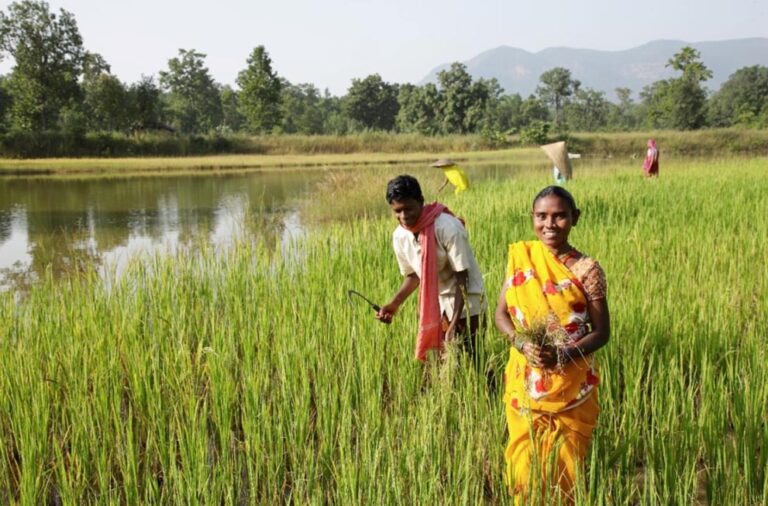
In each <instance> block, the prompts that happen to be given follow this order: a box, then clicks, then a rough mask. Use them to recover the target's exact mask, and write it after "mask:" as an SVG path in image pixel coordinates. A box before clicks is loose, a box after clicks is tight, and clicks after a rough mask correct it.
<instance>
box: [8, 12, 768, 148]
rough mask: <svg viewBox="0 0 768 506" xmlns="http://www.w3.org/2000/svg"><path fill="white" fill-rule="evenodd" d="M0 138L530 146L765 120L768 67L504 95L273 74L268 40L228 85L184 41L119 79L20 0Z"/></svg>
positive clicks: (440, 78) (563, 81)
mask: <svg viewBox="0 0 768 506" xmlns="http://www.w3.org/2000/svg"><path fill="white" fill-rule="evenodd" d="M8 57H10V58H13V61H14V66H13V68H12V70H11V71H10V73H9V74H7V75H3V76H0V133H4V132H5V133H8V132H33V133H39V132H64V133H67V134H72V135H83V134H85V133H87V132H123V133H128V132H140V131H158V130H160V131H162V130H165V131H170V132H178V133H182V134H199V133H218V134H223V135H226V134H230V133H237V132H243V133H249V134H306V135H314V134H337V135H343V134H348V133H354V132H360V131H370V130H381V131H394V132H408V133H420V134H424V135H443V134H467V133H475V134H477V133H480V134H483V135H484V136H488V137H491V138H494V137H498V138H504V137H505V136H507V135H508V134H514V133H518V134H520V135H521V137H522V138H523V140H524V141H525V140H529V141H530V142H537V141H539V140H541V139H543V138H546V136H547V134H548V132H550V131H553V132H564V131H586V132H594V131H631V130H645V129H681V130H692V129H699V128H703V127H728V126H746V127H753V128H765V127H768V67H763V66H752V67H745V68H742V69H739V70H738V71H736V72H735V73H734V74H732V75H731V76H730V78H729V79H728V80H727V81H726V82H725V83H724V84H723V86H722V87H721V88H720V90H718V91H717V92H714V93H711V92H709V91H708V90H707V89H706V88H705V86H704V84H705V83H706V81H707V80H708V79H710V78H711V77H712V72H711V71H710V70H709V69H708V68H707V67H706V65H705V64H704V63H703V62H702V61H701V58H700V54H699V53H698V51H696V50H695V49H693V48H691V47H685V48H683V49H681V50H680V51H679V52H678V53H677V54H675V55H673V56H672V57H671V58H670V60H669V61H668V63H667V66H668V67H671V68H672V69H673V70H675V71H676V72H677V75H676V76H675V77H673V78H670V79H665V80H660V81H656V82H654V83H653V84H651V85H649V86H646V87H645V88H643V89H642V90H641V91H640V92H639V94H638V96H637V99H633V97H632V90H630V89H628V88H617V89H616V90H615V91H616V97H617V100H615V101H611V100H609V99H608V98H607V97H606V94H605V93H604V92H602V91H598V90H594V89H591V88H589V87H585V86H582V84H581V83H580V82H579V81H578V80H577V79H575V78H574V77H573V75H572V74H571V71H570V70H568V69H566V68H562V67H557V68H553V69H551V70H548V71H546V72H544V73H543V74H542V75H541V76H540V79H539V86H538V87H537V89H536V91H535V93H533V94H531V95H530V96H528V97H522V96H521V95H520V94H518V93H506V92H505V90H503V89H502V88H501V86H500V85H499V83H498V81H497V80H496V79H473V78H472V76H471V75H470V74H469V73H468V72H467V68H466V66H464V65H463V64H461V63H453V64H452V65H451V66H450V68H448V69H446V70H443V71H441V72H439V73H438V75H437V82H436V83H428V84H425V85H422V86H417V85H413V84H397V83H389V82H386V81H384V80H383V79H382V78H381V76H380V75H378V74H372V75H369V76H367V77H364V78H360V79H353V80H352V82H351V85H350V86H349V88H348V90H347V93H346V95H344V96H341V97H338V96H333V95H331V94H330V93H329V92H328V91H327V90H325V91H323V92H321V91H320V90H319V89H318V88H317V87H316V86H314V85H313V84H310V83H302V84H294V83H291V82H289V81H288V80H286V79H284V78H282V77H280V76H279V75H278V74H277V72H276V71H275V69H274V68H273V62H272V60H271V58H270V56H269V54H268V52H267V51H266V49H265V48H264V46H257V47H255V48H254V49H253V50H252V51H251V53H250V55H248V57H247V59H246V60H245V67H244V68H243V69H242V70H241V71H240V72H239V74H238V76H237V79H236V87H232V86H228V85H221V84H219V83H217V82H216V81H215V80H214V79H213V77H212V76H211V74H210V71H209V69H208V67H207V66H206V63H205V59H206V55H205V54H204V53H201V52H199V51H197V50H195V49H180V50H179V52H178V54H177V55H176V56H174V57H172V58H170V59H169V60H168V66H167V68H166V69H165V70H162V71H160V72H159V73H158V75H157V76H152V75H150V76H143V77H142V78H141V79H140V80H139V81H137V82H134V83H124V82H122V81H121V80H120V79H118V78H117V77H116V76H115V75H114V74H112V73H111V68H110V65H109V64H108V62H107V61H106V60H105V59H104V58H103V57H102V56H101V55H99V54H97V53H93V52H90V51H88V50H86V49H85V47H84V45H83V40H82V37H81V35H80V32H79V30H78V27H77V23H76V21H75V17H74V15H72V14H71V13H70V12H67V11H66V10H64V9H60V10H59V12H58V13H54V12H52V11H51V9H50V7H49V5H48V4H47V3H46V2H43V1H35V0H23V1H21V2H15V3H12V4H10V6H8V8H7V9H6V10H5V11H0V59H1V58H8Z"/></svg>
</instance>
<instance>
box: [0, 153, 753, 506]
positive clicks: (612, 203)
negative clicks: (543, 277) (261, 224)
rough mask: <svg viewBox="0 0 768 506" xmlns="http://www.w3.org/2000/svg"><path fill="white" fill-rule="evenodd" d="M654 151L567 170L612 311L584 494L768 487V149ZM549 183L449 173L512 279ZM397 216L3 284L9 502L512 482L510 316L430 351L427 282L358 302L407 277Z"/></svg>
mask: <svg viewBox="0 0 768 506" xmlns="http://www.w3.org/2000/svg"><path fill="white" fill-rule="evenodd" d="M634 169H635V170H632V171H631V172H630V170H629V167H626V166H616V167H611V168H602V169H598V168H590V167H589V166H588V164H584V165H583V166H581V169H580V170H579V172H578V173H577V177H578V179H576V180H575V181H573V182H572V183H571V184H570V185H569V189H570V190H571V191H572V192H573V193H574V195H575V197H576V199H577V202H578V203H579V205H580V207H581V208H582V210H583V215H582V221H581V222H580V223H579V225H578V226H577V227H576V228H575V229H574V230H573V233H572V234H573V236H572V239H573V243H574V244H576V245H577V246H578V247H579V248H580V249H582V250H583V251H586V252H588V253H589V254H591V255H593V256H594V257H596V258H597V259H598V260H599V261H600V262H601V264H602V265H603V267H604V268H605V270H606V272H607V274H608V279H609V303H610V307H611V315H612V323H613V330H612V339H611V341H610V343H609V344H608V345H607V347H605V348H604V349H602V350H600V351H599V352H598V356H599V360H600V362H601V370H602V384H601V390H600V404H601V414H600V419H599V423H598V429H597V431H596V434H595V437H594V440H593V443H592V447H591V450H590V453H589V456H588V458H587V462H586V464H587V465H586V476H585V483H586V486H585V487H584V488H583V490H581V491H580V497H579V503H580V504H595V505H603V504H604V505H613V504H665V505H666V504H696V503H709V504H764V503H765V502H766V499H768V425H767V423H766V422H768V420H767V419H766V408H765V407H766V406H768V360H766V358H767V357H766V347H765V336H766V335H768V324H766V318H765V315H764V314H763V313H764V309H765V308H766V307H768V270H766V268H765V260H766V259H767V258H768V244H767V243H766V240H765V237H766V236H767V235H768V216H767V215H766V213H765V198H764V195H765V194H766V192H767V191H768V171H767V170H766V160H765V159H751V160H748V159H724V160H714V161H712V162H711V163H708V164H702V163H698V162H697V163H688V164H680V165H678V166H676V167H675V168H667V170H666V171H665V170H664V167H663V166H662V177H661V178H660V179H659V180H652V181H648V180H643V179H641V178H640V177H639V176H638V175H637V172H638V171H637V170H636V167H635V168H634ZM385 182H386V178H382V177H381V176H380V175H371V176H370V179H369V180H367V181H358V182H357V184H368V185H372V186H376V187H378V188H383V185H384V184H385ZM545 184H548V179H547V177H546V176H544V175H539V174H535V173H532V172H531V173H521V174H516V175H514V176H513V177H511V178H510V180H509V181H507V182H504V183H501V184H499V183H485V184H478V185H476V186H474V187H473V188H472V189H471V190H470V191H469V192H465V193H464V194H462V195H460V196H458V197H457V196H453V195H446V196H445V199H444V200H445V202H446V203H447V204H448V205H449V207H451V208H452V209H453V210H454V211H455V212H457V213H458V214H460V215H463V216H464V217H465V218H466V220H467V223H468V227H469V233H470V237H471V241H472V243H473V246H474V249H475V252H476V255H477V257H478V259H479V262H480V264H481V270H482V271H483V273H484V275H485V279H486V285H487V288H488V292H489V297H490V298H491V299H492V300H495V297H496V295H497V291H498V289H499V286H500V284H501V281H502V277H503V269H504V265H505V254H506V253H505V252H506V244H507V243H508V242H511V241H514V240H517V239H521V238H530V237H531V236H532V234H531V232H530V224H529V218H528V210H529V207H530V200H531V198H532V196H533V195H534V194H535V193H536V191H538V190H539V189H540V188H541V187H542V186H544V185H545ZM379 202H380V201H376V202H373V203H371V206H372V207H375V206H379V205H380V204H379ZM393 225H394V221H393V220H392V219H391V218H390V217H386V218H385V217H376V216H372V217H371V218H369V219H367V220H363V221H359V222H356V223H354V224H349V223H338V224H330V225H328V226H326V227H324V228H323V229H321V230H320V231H317V232H315V233H312V234H310V235H309V236H308V237H307V238H306V239H304V240H302V241H301V242H300V243H298V244H295V245H294V246H293V247H294V248H295V251H282V250H281V249H280V248H271V247H267V246H264V245H260V244H252V243H246V244H243V245H242V247H240V248H238V249H237V250H235V251H233V252H230V253H227V254H226V255H225V256H217V255H216V254H214V253H213V252H205V251H204V252H203V253H202V254H200V255H199V256H195V257H185V256H181V257H179V258H175V259H161V258H158V259H155V260H153V261H151V262H142V263H138V262H137V263H136V264H135V265H134V266H133V267H132V268H131V269H130V270H129V273H128V274H127V275H125V276H124V277H123V278H122V279H121V281H119V282H118V283H116V284H114V285H112V286H110V287H109V288H107V287H105V286H104V285H103V284H102V283H101V282H100V281H99V280H98V279H97V278H96V277H95V276H92V275H91V276H89V275H85V276H84V277H81V278H77V279H72V280H69V281H63V282H62V281H59V282H56V281H53V280H51V279H48V280H43V281H41V283H40V284H39V285H37V286H35V287H33V288H32V289H31V290H30V292H29V293H28V294H27V295H25V296H23V297H18V296H14V295H13V294H10V293H6V294H2V295H0V322H2V326H1V327H0V345H1V346H0V363H1V364H2V368H0V502H2V503H19V504H39V503H43V502H51V501H61V502H62V503H64V504H71V503H78V504H79V503H129V504H136V503H144V502H146V503H172V504H222V503H223V504H236V503H239V504H276V503H298V504H307V503H310V504H317V503H338V504H477V503H483V502H488V503H492V504H496V503H500V504H503V503H508V502H509V498H508V496H507V495H506V492H505V489H504V486H503V484H502V482H501V474H502V451H503V447H504V443H505V441H504V436H505V435H504V426H505V423H504V418H503V409H502V408H503V407H502V406H501V404H500V397H501V392H500V391H499V387H498V386H497V385H498V384H499V383H500V381H499V375H500V374H501V371H502V366H503V361H504V360H503V357H504V354H505V352H506V350H507V344H506V343H505V341H504V339H503V338H502V337H500V336H499V335H498V334H497V333H496V332H495V331H494V330H493V328H492V326H491V324H490V319H489V320H488V322H487V324H488V328H487V332H486V334H485V339H484V341H483V343H482V344H483V346H482V347H481V350H480V353H481V358H482V363H483V364H485V365H481V366H480V367H479V368H475V367H473V366H472V365H470V364H467V363H466V361H465V359H464V357H462V356H461V354H460V353H457V352H455V350H452V351H449V353H448V355H447V358H446V360H444V361H443V362H439V363H432V364H430V365H429V366H427V367H426V368H423V367H421V366H420V365H419V364H418V363H417V362H415V361H414V359H413V358H412V354H413V338H414V333H415V304H414V301H413V300H411V301H409V303H408V304H407V305H406V306H405V307H403V308H402V310H401V314H400V315H398V317H397V318H396V320H395V321H394V323H393V324H392V325H391V326H385V325H381V324H378V323H377V322H375V321H374V319H373V315H372V312H371V311H370V310H369V309H367V308H365V307H363V306H351V305H349V304H348V303H347V302H346V297H345V296H346V289H348V288H355V289H358V290H360V291H362V292H364V293H366V294H367V295H369V296H370V297H371V298H373V299H375V300H378V301H384V300H385V299H386V297H387V296H389V295H391V293H392V292H393V290H394V289H395V288H396V286H397V285H398V282H399V280H398V274H397V271H396V266H395V262H394V258H393V256H392V253H391V251H390V234H391V230H392V228H393ZM289 248H290V247H289ZM297 258H299V259H302V260H301V261H298V262H297V261H296V259H297Z"/></svg>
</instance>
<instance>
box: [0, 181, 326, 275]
mask: <svg viewBox="0 0 768 506" xmlns="http://www.w3.org/2000/svg"><path fill="white" fill-rule="evenodd" d="M317 177H318V176H317V175H314V174H312V173H310V172H292V173H279V174H278V173H268V172H266V173H265V172H252V173H243V174H227V175H205V176H197V175H192V176H173V177H140V178H129V179H80V180H73V179H50V178H28V179H16V178H14V179H0V285H4V286H5V287H6V288H7V287H8V286H9V285H14V284H20V283H22V284H23V283H24V282H33V281H34V280H35V279H39V278H40V276H42V275H43V274H44V273H45V272H47V271H48V270H50V272H51V273H52V274H53V275H58V274H61V273H65V272H72V271H78V270H81V269H83V268H85V266H86V265H87V264H89V263H90V264H95V265H97V266H100V268H101V269H102V270H105V271H106V270H110V271H117V272H118V273H119V272H120V271H122V270H123V269H124V267H125V265H126V264H127V262H128V260H129V259H130V258H132V257H135V256H136V255H137V254H141V253H149V254H152V253H155V252H158V251H162V252H170V253H173V252H175V251H177V250H178V249H179V248H180V247H184V246H186V245H189V244H192V243H194V242H195V241H205V242H208V243H210V244H212V245H213V246H214V247H215V248H218V249H226V248H228V247H231V245H232V244H233V243H234V241H236V240H237V238H238V237H241V236H242V235H243V234H246V233H247V234H249V236H250V237H256V238H258V239H259V240H263V241H269V242H270V243H272V244H277V243H278V242H279V241H282V240H285V239H286V238H288V237H292V236H295V235H296V234H298V233H300V228H301V224H300V221H299V216H298V215H297V213H296V212H295V211H293V209H292V207H291V201H292V199H294V198H296V197H297V196H299V195H302V194H303V193H304V192H306V191H307V189H308V188H309V187H310V185H311V184H312V182H313V181H314V180H315V179H316V178H317ZM246 227H247V228H248V230H246V229H245V228H246Z"/></svg>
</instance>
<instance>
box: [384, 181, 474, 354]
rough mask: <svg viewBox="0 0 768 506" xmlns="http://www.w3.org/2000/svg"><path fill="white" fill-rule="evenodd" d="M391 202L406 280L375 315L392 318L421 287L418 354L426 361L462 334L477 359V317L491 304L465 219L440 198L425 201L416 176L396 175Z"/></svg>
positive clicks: (386, 319) (389, 196)
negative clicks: (485, 292) (437, 200)
mask: <svg viewBox="0 0 768 506" xmlns="http://www.w3.org/2000/svg"><path fill="white" fill-rule="evenodd" d="M387 202H388V203H389V206H390V208H391V209H392V212H393V213H394V215H395V218H396V219H397V221H398V226H397V228H396V229H395V231H394V233H393V235H392V245H393V247H394V250H395V257H396V259H397V263H398V267H399V268H400V273H401V274H402V275H403V282H402V284H401V286H400V288H399V289H398V291H397V293H395V295H394V296H393V297H392V299H391V300H390V301H389V302H387V303H386V304H384V305H383V306H382V308H381V309H380V310H379V311H378V313H377V314H376V318H377V319H378V320H379V321H381V322H383V323H389V322H391V321H392V318H393V317H394V315H395V314H396V313H397V311H398V309H399V308H400V306H401V305H402V304H403V302H404V301H405V300H406V299H407V298H408V296H409V295H411V293H413V292H414V291H416V289H417V288H418V289H419V333H418V337H417V339H416V358H417V359H419V360H421V361H424V360H425V359H426V354H427V351H429V350H438V351H439V350H440V349H441V348H442V347H443V342H444V341H445V340H451V339H453V338H454V337H455V336H458V335H463V336H464V337H465V338H466V340H465V341H464V344H465V349H466V351H467V352H469V354H470V356H471V357H472V359H474V358H475V342H474V340H475V339H476V332H477V329H478V327H479V319H480V318H479V316H480V315H481V314H482V313H483V312H484V311H485V308H486V307H487V302H486V300H485V297H484V294H483V277H482V274H481V273H480V269H479V267H478V265H477V261H476V260H475V256H474V253H473V252H472V248H471V247H470V246H469V238H468V236H467V231H466V229H465V228H464V223H463V222H462V221H461V220H460V219H458V218H456V217H455V216H454V215H453V213H452V212H451V211H450V210H449V209H448V208H447V207H445V206H444V205H442V204H440V203H439V202H433V203H431V204H425V203H424V196H423V194H422V192H421V187H420V186H419V182H418V181H417V180H416V179H415V178H414V177H412V176H408V175H402V176H398V177H396V178H394V179H392V180H391V181H390V182H389V183H388V184H387Z"/></svg>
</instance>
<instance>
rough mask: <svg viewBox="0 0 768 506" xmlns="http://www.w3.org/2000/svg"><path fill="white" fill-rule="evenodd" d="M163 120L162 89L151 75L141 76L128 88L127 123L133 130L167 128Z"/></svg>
mask: <svg viewBox="0 0 768 506" xmlns="http://www.w3.org/2000/svg"><path fill="white" fill-rule="evenodd" d="M164 121H165V108H164V104H163V101H162V91H161V90H160V88H159V87H158V86H157V85H156V84H155V80H154V79H153V78H152V77H151V76H141V79H140V80H139V81H138V82H136V83H133V84H132V85H131V86H130V87H129V88H128V124H129V125H130V127H131V128H132V129H133V130H153V129H160V128H168V127H167V126H166V125H165V124H164Z"/></svg>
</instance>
